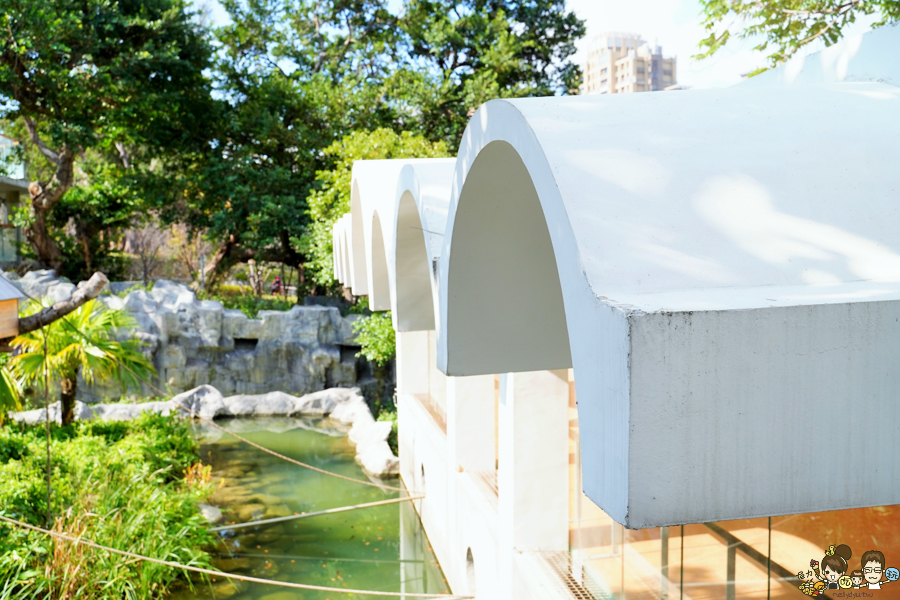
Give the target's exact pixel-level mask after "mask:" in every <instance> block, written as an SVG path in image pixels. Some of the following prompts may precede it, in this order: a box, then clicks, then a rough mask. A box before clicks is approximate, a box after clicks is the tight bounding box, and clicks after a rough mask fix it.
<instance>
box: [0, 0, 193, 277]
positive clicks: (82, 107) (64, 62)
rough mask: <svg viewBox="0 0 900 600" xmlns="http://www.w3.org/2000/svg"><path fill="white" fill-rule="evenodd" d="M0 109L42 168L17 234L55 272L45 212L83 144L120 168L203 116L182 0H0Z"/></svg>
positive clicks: (181, 137) (186, 140) (175, 141)
mask: <svg viewBox="0 0 900 600" xmlns="http://www.w3.org/2000/svg"><path fill="white" fill-rule="evenodd" d="M0 6H2V8H3V10H2V11H0V32H2V33H0V38H2V39H0V101H2V105H0V116H3V117H5V118H8V119H11V120H17V121H19V122H21V124H22V125H23V126H24V128H25V130H26V133H27V138H28V139H29V140H30V141H31V143H32V144H33V147H34V148H35V149H36V150H37V151H38V152H39V153H40V156H41V160H42V161H43V168H39V169H38V173H39V176H38V179H36V180H34V181H33V182H32V183H31V185H30V187H29V194H30V197H31V208H32V211H33V215H32V218H31V220H30V222H29V223H28V226H27V227H26V230H25V233H26V237H27V239H28V241H29V243H30V244H31V246H32V247H33V249H34V251H35V254H36V256H37V258H38V259H39V260H40V261H41V262H44V263H46V264H49V265H51V266H53V267H54V268H56V269H57V270H60V269H61V268H62V267H63V265H64V255H63V252H62V250H61V249H60V247H59V244H58V243H57V241H56V240H54V238H53V235H52V233H51V230H50V229H51V223H50V220H51V213H52V212H53V211H54V208H55V207H57V205H58V204H59V203H60V202H61V200H62V199H63V198H64V196H65V195H66V193H67V192H68V191H69V190H70V189H71V188H72V187H73V186H74V185H75V184H76V180H77V178H78V176H79V173H78V168H77V166H76V162H77V161H78V160H79V159H80V158H81V157H83V156H84V154H85V153H86V152H88V151H91V150H93V151H95V152H97V153H99V154H100V155H102V156H104V157H107V158H108V159H110V160H111V161H112V162H113V163H114V164H117V165H118V166H120V167H121V168H122V169H124V170H128V169H129V168H131V167H133V166H134V165H135V162H136V161H137V159H138V158H140V157H142V156H144V155H147V154H150V155H152V150H153V149H154V148H158V147H167V146H168V147H171V146H174V145H179V146H184V145H196V144H197V143H198V140H197V139H196V137H197V134H198V132H202V131H203V129H202V123H203V120H204V118H205V117H206V116H207V115H208V114H209V113H210V110H209V106H210V102H209V86H208V84H207V82H206V79H205V77H204V75H203V70H204V69H205V68H206V67H207V66H208V65H209V60H210V55H211V49H210V45H209V43H208V40H207V39H206V35H205V32H204V31H203V30H202V28H200V26H199V25H198V24H197V23H196V22H195V21H194V19H193V15H192V13H191V12H190V11H189V10H188V8H187V7H188V2H187V0H120V1H118V2H108V1H107V0H2V2H0Z"/></svg>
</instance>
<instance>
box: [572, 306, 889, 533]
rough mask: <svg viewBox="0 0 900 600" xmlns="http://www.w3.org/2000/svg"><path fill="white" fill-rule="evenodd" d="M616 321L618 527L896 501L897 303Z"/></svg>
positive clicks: (657, 315) (646, 316)
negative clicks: (623, 382)
mask: <svg viewBox="0 0 900 600" xmlns="http://www.w3.org/2000/svg"><path fill="white" fill-rule="evenodd" d="M629 322H630V325H631V357H632V361H631V382H632V389H631V414H630V421H631V441H630V445H629V472H630V474H631V477H630V479H629V499H630V503H629V509H630V511H631V513H632V514H633V515H637V517H635V518H633V519H631V520H630V521H629V525H631V526H633V527H649V526H657V525H669V524H677V523H686V522H688V523H689V522H696V521H700V520H713V521H718V520H727V519H736V518H747V517H761V516H773V515H783V514H793V513H801V512H813V511H823V510H830V509H833V508H836V507H841V508H855V507H862V506H878V505H886V504H894V503H896V502H897V501H898V499H900V463H898V462H897V461H896V460H893V457H895V456H897V454H898V452H900V436H898V423H900V402H898V399H897V393H896V390H898V389H900V366H898V365H900V363H898V357H900V302H898V301H887V302H865V303H848V304H829V305H819V306H794V307H773V308H769V309H763V310H754V311H708V312H694V313H674V314H665V313H650V314H647V313H634V314H633V315H632V317H631V319H630V320H629ZM579 399H580V398H579Z"/></svg>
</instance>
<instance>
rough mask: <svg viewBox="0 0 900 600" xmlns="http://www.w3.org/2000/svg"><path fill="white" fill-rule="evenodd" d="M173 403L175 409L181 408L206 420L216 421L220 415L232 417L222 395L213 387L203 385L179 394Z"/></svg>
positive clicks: (173, 399)
mask: <svg viewBox="0 0 900 600" xmlns="http://www.w3.org/2000/svg"><path fill="white" fill-rule="evenodd" d="M171 403H172V404H173V405H174V406H175V407H181V408H182V409H183V410H184V411H185V412H191V411H193V412H192V414H196V415H199V416H200V417H203V418H204V419H215V418H216V417H217V416H219V415H230V413H229V412H228V409H227V407H226V406H225V402H223V398H222V394H220V393H219V390H217V389H216V388H214V387H212V386H211V385H201V386H200V387H197V388H194V389H192V390H190V391H187V392H184V393H182V394H178V395H177V396H175V397H174V398H172V400H171Z"/></svg>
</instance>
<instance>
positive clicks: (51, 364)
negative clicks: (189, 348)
mask: <svg viewBox="0 0 900 600" xmlns="http://www.w3.org/2000/svg"><path fill="white" fill-rule="evenodd" d="M45 304H46V303H45ZM41 308H42V306H41V304H39V303H36V302H35V303H32V304H31V305H30V306H29V307H28V308H27V309H26V311H25V312H26V314H32V313H35V312H37V311H38V310H40V309H41ZM136 325H137V323H136V322H135V320H134V318H133V317H132V316H131V315H130V314H128V313H127V312H125V311H124V310H111V309H108V308H106V307H105V306H104V305H103V304H102V303H100V302H98V301H97V300H90V301H88V302H86V303H85V304H83V305H82V306H80V307H79V308H78V309H76V310H75V311H74V312H72V313H70V314H69V316H68V317H67V318H65V319H61V320H58V321H54V322H53V323H51V324H50V325H48V326H46V327H44V328H43V329H41V330H38V331H32V332H30V333H26V334H24V335H20V336H19V337H17V338H15V339H14V340H13V342H12V345H13V346H17V347H18V348H20V349H21V351H20V353H19V354H17V355H16V356H14V357H13V358H12V360H11V361H10V366H11V368H12V370H13V372H14V373H15V374H16V376H17V377H18V378H19V379H20V380H21V381H22V382H23V383H25V384H28V385H43V382H44V378H45V376H49V377H50V378H51V379H54V380H58V381H59V382H60V386H61V388H62V389H61V393H60V401H61V404H62V423H63V425H68V424H69V423H71V422H72V420H73V419H74V416H75V415H74V411H75V399H76V396H77V392H78V376H79V375H81V376H82V378H83V379H84V381H85V383H87V384H89V385H90V384H91V383H92V382H93V381H94V380H95V379H96V378H98V377H99V378H110V377H111V378H114V379H116V380H117V381H119V382H120V383H121V384H122V385H123V386H124V387H125V388H126V389H128V388H134V389H140V386H141V380H142V379H147V378H149V377H150V376H152V375H153V374H154V372H155V371H154V369H153V365H152V364H151V363H150V361H149V359H147V357H145V356H144V355H143V354H142V353H141V343H140V342H138V341H137V340H136V339H130V340H127V341H124V342H119V341H116V340H115V339H113V336H114V334H115V333H116V331H117V330H121V329H125V328H133V327H135V326H136ZM45 340H46V345H47V355H46V358H45V356H44V343H45Z"/></svg>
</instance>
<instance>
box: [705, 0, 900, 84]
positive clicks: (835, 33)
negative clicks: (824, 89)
mask: <svg viewBox="0 0 900 600" xmlns="http://www.w3.org/2000/svg"><path fill="white" fill-rule="evenodd" d="M701 3H702V5H703V15H704V21H703V25H704V27H705V28H706V30H707V31H708V32H709V37H707V38H705V39H704V40H702V41H701V42H700V49H701V50H702V52H701V54H699V55H698V56H699V57H701V58H702V57H708V56H712V55H713V54H715V53H716V52H718V51H719V50H720V49H721V48H722V47H724V46H725V44H727V43H728V41H729V40H730V39H731V37H732V35H736V36H737V37H738V38H757V37H760V38H761V41H760V43H759V44H758V45H757V46H756V47H755V49H756V50H759V51H762V52H766V53H767V57H768V60H769V64H770V66H775V65H778V64H780V63H782V62H784V61H785V60H787V59H788V58H790V57H791V56H792V55H794V54H795V53H796V52H797V51H798V50H799V49H800V48H802V47H803V46H805V45H807V44H810V43H812V42H814V41H816V40H820V39H821V40H822V41H823V42H825V44H826V45H828V46H830V45H831V44H834V43H835V42H837V41H838V40H840V39H841V36H842V35H843V32H844V30H845V28H846V27H847V26H848V25H850V24H852V23H854V22H855V21H856V19H857V17H859V16H861V15H872V14H878V15H880V17H881V18H880V20H879V21H877V22H876V23H875V27H879V26H881V25H884V24H886V23H888V22H891V21H895V20H897V19H900V0H768V1H766V2H758V1H756V0H701ZM738 23H739V24H740V25H739V29H738V31H737V32H736V33H734V32H732V28H734V27H735V25H736V24H738ZM763 70H765V68H762V69H759V70H758V71H756V72H759V71H763Z"/></svg>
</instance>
